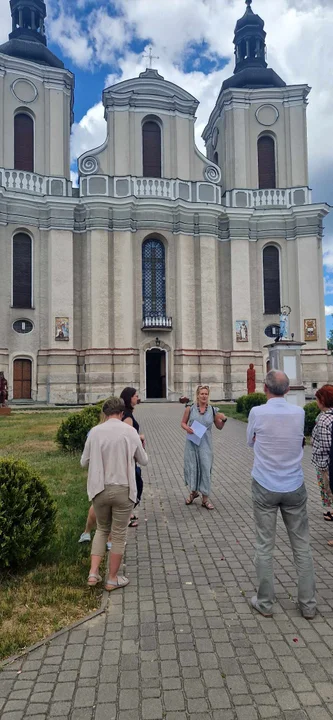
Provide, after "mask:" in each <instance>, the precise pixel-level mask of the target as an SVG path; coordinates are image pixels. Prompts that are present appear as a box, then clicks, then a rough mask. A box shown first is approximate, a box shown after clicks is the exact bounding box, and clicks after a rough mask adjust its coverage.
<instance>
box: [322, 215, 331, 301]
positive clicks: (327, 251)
mask: <svg viewBox="0 0 333 720" xmlns="http://www.w3.org/2000/svg"><path fill="white" fill-rule="evenodd" d="M331 220H332V218H331ZM323 258H324V260H323V261H324V267H325V269H326V271H327V273H328V275H329V274H330V273H333V236H331V235H328V236H327V237H325V238H324V242H323ZM332 283H333V277H332ZM326 292H328V291H327V290H326Z"/></svg>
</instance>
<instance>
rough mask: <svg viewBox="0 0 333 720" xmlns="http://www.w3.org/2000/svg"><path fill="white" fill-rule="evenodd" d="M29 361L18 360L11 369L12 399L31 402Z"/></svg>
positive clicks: (30, 368) (30, 367) (30, 366)
mask: <svg viewBox="0 0 333 720" xmlns="http://www.w3.org/2000/svg"><path fill="white" fill-rule="evenodd" d="M31 370H32V362H31V360H23V359H21V358H18V359H17V360H14V367H13V399H14V400H31V375H32V373H31Z"/></svg>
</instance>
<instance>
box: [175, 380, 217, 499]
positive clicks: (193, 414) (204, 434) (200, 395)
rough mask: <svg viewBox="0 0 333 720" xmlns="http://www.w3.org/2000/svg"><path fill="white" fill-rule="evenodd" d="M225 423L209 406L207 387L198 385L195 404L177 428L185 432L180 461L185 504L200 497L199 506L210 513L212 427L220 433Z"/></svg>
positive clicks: (188, 409)
mask: <svg viewBox="0 0 333 720" xmlns="http://www.w3.org/2000/svg"><path fill="white" fill-rule="evenodd" d="M226 421H227V418H226V417H225V415H223V414H222V413H220V412H219V408H217V407H212V405H209V386H208V385H199V387H198V388H197V392H196V403H194V404H193V405H191V406H190V407H187V408H186V410H185V412H184V415H183V419H182V423H181V426H182V428H183V430H185V431H186V432H187V440H186V445H185V458H184V476H185V485H187V487H188V488H189V489H190V495H189V497H188V498H187V500H186V505H192V503H193V500H195V499H196V498H198V497H199V493H201V495H202V507H205V508H207V510H214V505H212V503H211V502H210V500H209V495H210V483H211V474H212V466H213V439H212V427H213V425H215V427H217V428H218V430H222V428H223V427H224V423H225V422H226Z"/></svg>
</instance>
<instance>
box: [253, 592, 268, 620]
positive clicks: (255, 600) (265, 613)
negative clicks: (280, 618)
mask: <svg viewBox="0 0 333 720" xmlns="http://www.w3.org/2000/svg"><path fill="white" fill-rule="evenodd" d="M251 606H252V607H253V608H254V610H257V612H258V613H260V615H263V617H266V618H271V617H273V613H272V612H265V611H264V610H261V608H260V606H259V603H258V598H257V596H256V595H254V596H253V598H251Z"/></svg>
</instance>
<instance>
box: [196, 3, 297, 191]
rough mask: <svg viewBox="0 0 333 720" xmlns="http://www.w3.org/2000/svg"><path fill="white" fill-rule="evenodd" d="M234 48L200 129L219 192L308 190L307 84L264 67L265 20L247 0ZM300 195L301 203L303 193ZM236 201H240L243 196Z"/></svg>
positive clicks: (265, 50)
mask: <svg viewBox="0 0 333 720" xmlns="http://www.w3.org/2000/svg"><path fill="white" fill-rule="evenodd" d="M234 46H235V69H234V73H233V75H232V76H231V77H229V78H227V79H226V80H225V81H224V82H223V84H222V88H221V91H220V94H219V97H218V99H217V102H216V105H215V108H214V110H213V112H212V113H211V116H210V118H209V122H208V125H207V126H206V128H205V130H204V132H203V138H204V140H205V142H206V147H207V155H208V157H209V159H211V160H213V159H214V158H215V162H216V161H218V164H219V166H220V167H221V172H222V185H223V192H224V194H225V193H229V192H233V191H234V190H235V188H240V189H244V190H247V189H248V190H251V191H254V190H276V189H278V188H281V189H283V190H285V189H286V188H299V187H302V188H307V186H308V164H307V134H306V106H307V97H308V94H309V92H310V88H309V87H308V85H291V86H287V85H286V83H285V82H284V80H283V79H282V78H281V77H279V75H277V73H276V72H275V71H274V70H273V69H272V68H270V67H269V66H268V63H267V49H266V32H265V29H264V21H263V20H262V18H261V17H259V15H256V14H255V13H254V12H253V9H252V0H246V10H245V13H244V15H243V17H241V18H240V19H239V20H238V21H237V23H236V27H235V35H234ZM300 197H301V196H300ZM302 197H303V202H304V203H305V201H306V192H305V193H303V196H302ZM246 200H248V198H246ZM238 201H239V202H242V203H244V201H245V198H244V196H241V195H240V196H238Z"/></svg>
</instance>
